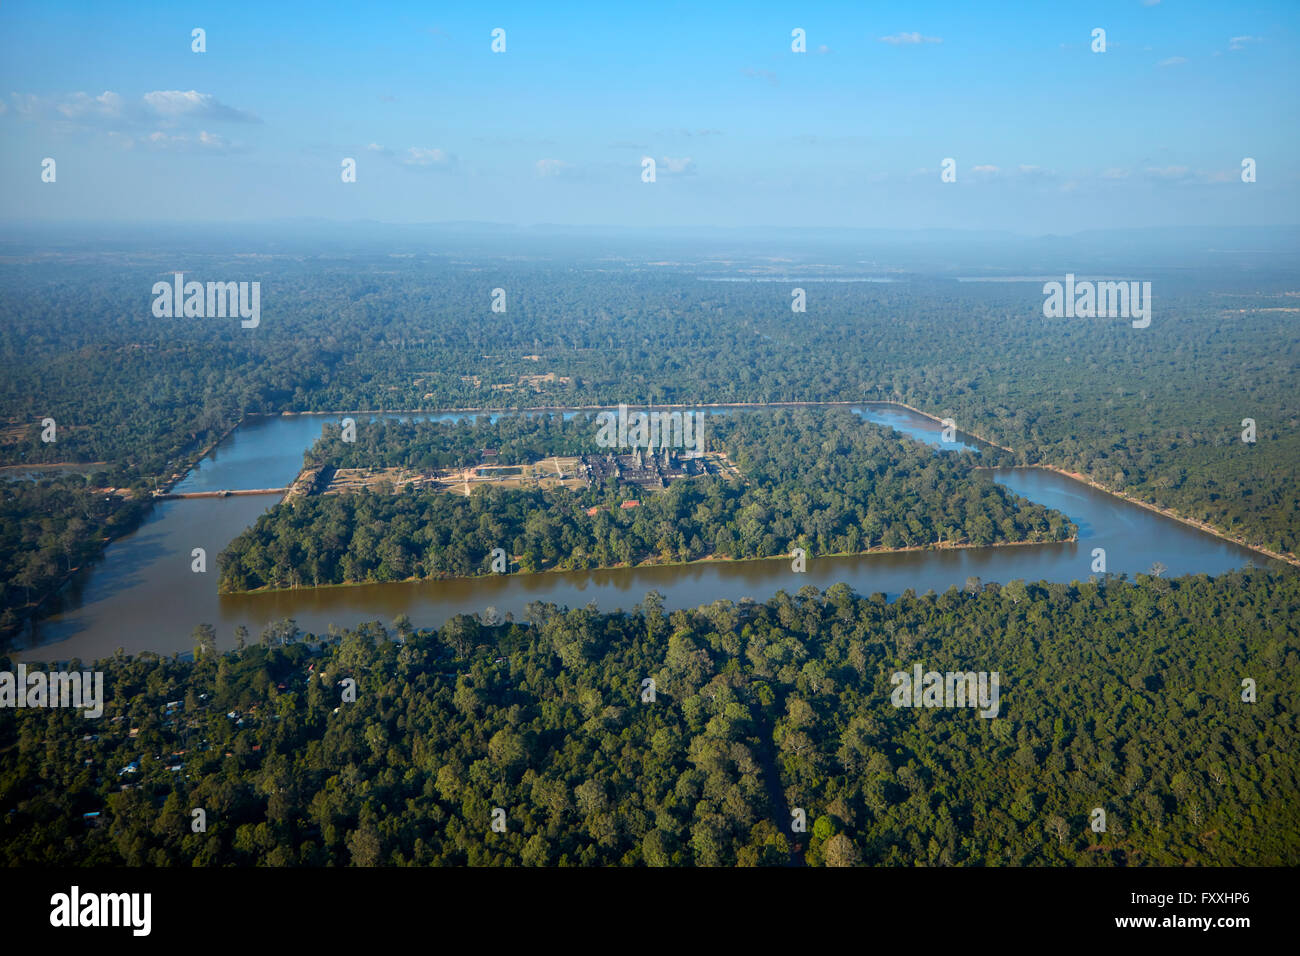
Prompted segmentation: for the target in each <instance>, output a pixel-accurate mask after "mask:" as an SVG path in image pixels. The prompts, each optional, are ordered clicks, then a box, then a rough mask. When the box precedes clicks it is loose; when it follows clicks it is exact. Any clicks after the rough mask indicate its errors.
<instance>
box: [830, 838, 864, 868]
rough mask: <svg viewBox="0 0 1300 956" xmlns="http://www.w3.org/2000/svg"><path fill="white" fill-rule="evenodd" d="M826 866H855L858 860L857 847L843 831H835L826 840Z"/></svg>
mask: <svg viewBox="0 0 1300 956" xmlns="http://www.w3.org/2000/svg"><path fill="white" fill-rule="evenodd" d="M825 854H826V865H827V866H857V865H858V863H859V861H860V856H859V854H858V848H857V847H856V846H854V845H853V841H852V840H850V839H849V838H848V837H847V836H845V835H844V834H843V833H837V834H835V836H833V837H831V838H830V839H829V840H827V841H826V850H825Z"/></svg>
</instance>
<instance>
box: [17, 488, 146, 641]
mask: <svg viewBox="0 0 1300 956" xmlns="http://www.w3.org/2000/svg"><path fill="white" fill-rule="evenodd" d="M94 484H95V479H94V478H93V477H92V478H91V479H90V482H89V483H88V482H87V479H85V478H82V477H80V476H75V475H68V476H60V477H55V478H45V479H42V480H41V481H39V482H36V481H14V482H0V567H3V568H4V569H5V574H4V577H3V579H0V607H3V609H4V610H3V611H0V636H3V635H4V634H6V633H12V632H13V631H15V630H16V629H17V628H18V626H19V624H20V622H21V620H22V617H23V615H24V614H26V613H28V612H30V611H31V610H32V609H33V608H34V607H35V606H36V605H37V603H38V602H40V601H42V600H44V599H47V598H48V596H49V595H50V594H51V593H52V592H53V591H54V590H55V589H56V588H58V587H59V586H61V585H62V584H63V583H64V582H65V581H67V580H68V578H69V576H70V575H71V574H72V573H74V572H75V571H76V570H77V569H79V568H83V567H85V566H86V565H87V564H89V563H90V562H91V561H94V560H95V559H96V558H98V557H99V555H100V549H101V548H102V546H103V545H104V543H105V542H107V541H108V540H109V539H110V538H112V537H116V536H117V535H119V534H122V533H124V532H126V531H129V530H131V529H132V528H134V527H135V526H136V524H137V523H138V521H139V519H140V517H141V516H142V515H143V513H144V510H145V505H144V503H143V502H140V501H138V500H135V499H134V498H130V497H127V498H123V497H119V496H117V495H106V494H104V493H103V492H102V491H97V490H96V489H95V488H94V487H93V486H94Z"/></svg>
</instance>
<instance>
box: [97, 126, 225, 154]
mask: <svg viewBox="0 0 1300 956" xmlns="http://www.w3.org/2000/svg"><path fill="white" fill-rule="evenodd" d="M110 135H112V134H110ZM119 135H120V134H119ZM144 143H145V145H146V146H149V147H150V148H151V149H159V150H168V151H171V152H181V153H236V152H240V151H242V149H243V146H242V145H241V144H239V143H232V142H231V141H230V140H228V139H226V138H225V137H224V136H221V135H220V134H218V133H209V132H208V131H207V130H199V131H198V134H197V135H195V136H190V135H188V134H186V133H164V132H163V131H162V130H156V131H154V132H152V133H150V134H149V135H148V136H146V137H145V139H144ZM125 145H127V146H128V147H129V146H130V145H133V144H132V143H131V141H130V140H128V141H127V143H126V144H125Z"/></svg>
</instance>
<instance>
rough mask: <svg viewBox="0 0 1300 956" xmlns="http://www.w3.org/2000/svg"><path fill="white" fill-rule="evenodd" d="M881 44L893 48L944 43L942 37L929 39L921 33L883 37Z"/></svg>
mask: <svg viewBox="0 0 1300 956" xmlns="http://www.w3.org/2000/svg"><path fill="white" fill-rule="evenodd" d="M880 42H881V43H888V44H890V45H891V46H911V45H912V44H914V43H942V42H943V38H942V37H927V36H922V35H921V34H919V33H895V34H894V35H893V36H889V37H881V38H880Z"/></svg>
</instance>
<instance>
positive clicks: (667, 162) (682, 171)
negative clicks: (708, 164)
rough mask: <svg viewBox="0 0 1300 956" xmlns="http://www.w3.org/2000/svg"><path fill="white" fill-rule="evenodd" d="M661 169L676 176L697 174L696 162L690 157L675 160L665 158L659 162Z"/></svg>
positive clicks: (668, 157)
mask: <svg viewBox="0 0 1300 956" xmlns="http://www.w3.org/2000/svg"><path fill="white" fill-rule="evenodd" d="M659 168H660V169H662V170H663V171H664V172H667V173H672V174H674V175H686V174H689V173H693V172H695V160H693V159H691V158H690V157H689V156H683V157H681V158H679V159H678V158H674V157H672V156H665V157H663V158H662V159H660V160H659Z"/></svg>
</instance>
